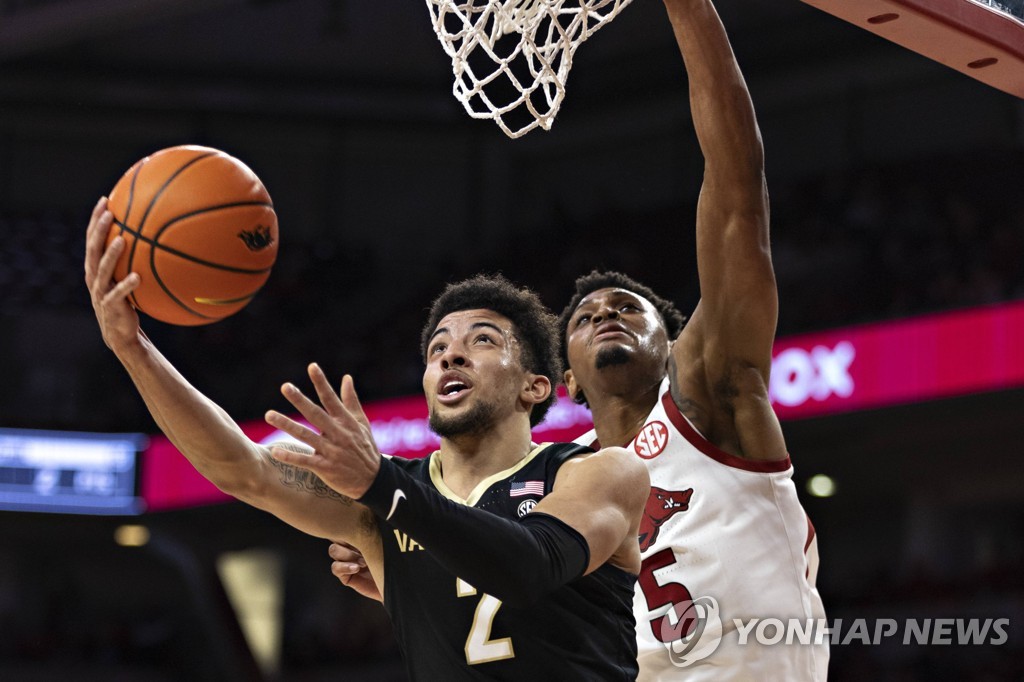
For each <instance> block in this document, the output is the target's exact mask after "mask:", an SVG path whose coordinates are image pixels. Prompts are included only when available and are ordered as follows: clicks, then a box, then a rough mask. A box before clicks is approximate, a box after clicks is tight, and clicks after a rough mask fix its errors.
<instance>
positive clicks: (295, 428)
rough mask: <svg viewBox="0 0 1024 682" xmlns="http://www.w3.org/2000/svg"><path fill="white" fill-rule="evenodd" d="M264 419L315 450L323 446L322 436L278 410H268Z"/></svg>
mask: <svg viewBox="0 0 1024 682" xmlns="http://www.w3.org/2000/svg"><path fill="white" fill-rule="evenodd" d="M264 419H265V420H266V422H267V423H268V424H270V425H271V426H273V427H274V428H277V429H281V430H282V431H284V432H285V433H287V434H288V435H289V436H291V437H292V438H295V439H297V440H300V441H302V442H303V443H305V444H306V445H308V446H310V447H311V448H313V449H314V450H316V449H318V448H319V447H322V446H323V439H322V438H321V437H320V434H318V433H317V432H316V431H314V430H313V429H310V428H308V427H306V426H303V425H302V424H300V423H298V422H297V421H295V420H294V419H291V418H289V417H286V416H284V415H283V414H281V413H280V412H278V411H277V410H268V411H267V413H266V415H264ZM278 449H280V448H278ZM275 457H276V456H275ZM277 459H280V460H281V461H284V460H283V459H281V458H280V457H277Z"/></svg>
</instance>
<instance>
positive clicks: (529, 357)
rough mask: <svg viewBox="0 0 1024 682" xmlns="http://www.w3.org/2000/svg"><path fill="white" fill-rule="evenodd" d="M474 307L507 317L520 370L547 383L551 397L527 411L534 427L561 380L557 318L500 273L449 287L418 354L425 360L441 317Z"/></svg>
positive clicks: (434, 309)
mask: <svg viewBox="0 0 1024 682" xmlns="http://www.w3.org/2000/svg"><path fill="white" fill-rule="evenodd" d="M475 308H482V309H486V310H490V311H493V312H495V313H498V314H499V315H502V316H504V317H507V318H508V319H509V320H510V321H511V322H512V327H513V333H514V334H515V335H516V338H517V339H518V340H519V347H520V349H521V350H520V356H519V361H520V363H521V364H522V366H523V368H524V369H526V370H527V371H529V372H533V373H534V374H539V375H541V376H545V377H547V378H548V379H549V380H550V381H551V395H549V396H548V398H547V399H546V400H545V401H544V402H542V403H537V404H536V405H534V406H533V409H532V410H531V411H530V426H536V425H537V424H539V423H540V422H541V421H543V420H544V416H545V415H546V414H547V412H548V409H549V408H550V407H551V405H552V404H553V403H554V402H555V387H556V386H558V384H559V382H560V381H561V380H562V360H561V355H560V354H559V352H558V319H557V318H556V317H555V316H554V314H553V313H552V312H551V311H550V310H548V309H547V308H546V307H545V306H544V304H543V303H541V300H540V298H539V297H538V296H537V294H535V293H534V292H533V291H531V290H529V289H526V288H522V289H519V288H517V287H516V286H515V285H514V284H512V282H510V281H509V280H507V279H505V277H503V276H502V275H500V274H496V275H477V276H475V277H471V278H470V279H467V280H464V281H462V282H458V283H455V284H449V285H448V286H446V287H445V289H444V291H442V292H441V295H440V296H438V297H437V298H436V299H434V302H433V304H432V305H431V307H430V314H429V315H428V316H427V323H426V325H425V326H424V327H423V332H422V334H421V335H420V353H421V355H422V356H423V357H424V358H425V357H426V354H427V345H428V342H429V341H430V337H431V335H432V334H433V333H434V330H435V329H437V325H438V323H440V321H441V319H442V318H443V317H444V316H445V315H448V314H450V313H454V312H458V311H460V310H473V309H475Z"/></svg>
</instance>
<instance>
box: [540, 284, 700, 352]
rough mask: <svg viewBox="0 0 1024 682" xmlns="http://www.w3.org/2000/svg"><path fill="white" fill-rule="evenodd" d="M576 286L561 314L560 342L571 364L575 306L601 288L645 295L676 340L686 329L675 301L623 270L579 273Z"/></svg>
mask: <svg viewBox="0 0 1024 682" xmlns="http://www.w3.org/2000/svg"><path fill="white" fill-rule="evenodd" d="M575 287H576V292H575V293H574V294H573V296H572V299H570V300H569V304H568V305H567V306H565V310H563V311H562V314H561V315H559V317H558V329H559V345H560V348H561V351H562V360H563V362H564V363H565V365H566V366H568V365H569V348H568V341H569V321H570V320H571V319H572V314H573V313H574V312H576V308H578V307H579V305H580V301H582V300H583V299H584V297H586V296H588V295H590V294H592V293H594V292H595V291H597V290H599V289H625V290H627V291H632V292H633V293H634V294H637V295H639V296H643V297H644V298H646V299H647V300H648V301H650V302H651V305H653V306H654V308H655V310H657V311H658V314H659V315H661V321H662V323H664V325H665V331H666V332H668V338H669V340H670V341H674V340H675V338H676V337H677V336H679V332H681V331H683V326H684V325H685V324H686V316H685V315H683V314H682V313H681V312H679V309H678V308H676V306H675V304H674V303H672V302H671V301H669V300H667V299H664V298H662V297H661V296H658V295H657V294H656V293H654V291H653V290H652V289H651V288H650V287H649V286H647V285H645V284H641V283H640V282H638V281H636V280H635V279H633V278H632V277H630V276H629V275H625V274H623V273H621V272H616V271H614V270H606V271H604V272H601V271H599V270H592V271H591V272H590V274H588V275H583V276H581V277H577V278H576V284H575Z"/></svg>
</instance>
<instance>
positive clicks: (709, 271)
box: [697, 199, 778, 365]
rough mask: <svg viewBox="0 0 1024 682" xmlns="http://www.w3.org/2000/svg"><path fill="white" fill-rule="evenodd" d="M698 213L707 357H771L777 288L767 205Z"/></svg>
mask: <svg viewBox="0 0 1024 682" xmlns="http://www.w3.org/2000/svg"><path fill="white" fill-rule="evenodd" d="M702 200H703V199H702ZM698 215H699V221H698V225H699V227H698V231H697V269H698V274H699V279H700V290H701V300H700V305H701V307H702V308H703V310H702V313H703V319H702V332H703V334H702V335H703V337H704V346H705V353H704V355H705V359H706V360H708V361H709V362H711V363H712V364H714V363H715V361H716V360H717V359H720V360H721V361H722V363H723V364H725V363H728V362H730V361H735V360H739V361H741V362H744V363H747V364H754V365H763V364H765V363H767V362H770V356H771V346H772V342H773V340H774V338H775V328H776V324H777V321H778V291H777V287H776V282H775V272H774V270H773V268H772V261H771V248H770V245H769V241H768V239H769V238H768V214H767V208H764V209H763V210H759V209H758V208H756V207H750V208H747V209H744V210H735V209H732V210H715V209H705V210H703V211H699V212H698ZM709 356H710V357H709Z"/></svg>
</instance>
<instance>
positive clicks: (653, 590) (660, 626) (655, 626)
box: [638, 549, 695, 643]
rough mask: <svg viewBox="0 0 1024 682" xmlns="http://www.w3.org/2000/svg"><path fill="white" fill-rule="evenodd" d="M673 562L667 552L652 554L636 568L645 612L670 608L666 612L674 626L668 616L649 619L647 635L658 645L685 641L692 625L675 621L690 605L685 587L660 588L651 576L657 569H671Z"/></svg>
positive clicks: (666, 584) (667, 586)
mask: <svg viewBox="0 0 1024 682" xmlns="http://www.w3.org/2000/svg"><path fill="white" fill-rule="evenodd" d="M675 562H676V557H675V554H673V553H672V550H671V549H663V550H661V551H660V552H655V553H654V554H652V555H651V556H649V557H647V558H646V559H644V560H643V563H642V564H640V577H639V579H638V582H639V583H640V590H641V591H642V592H643V593H644V599H646V600H647V609H648V610H649V611H654V610H656V609H660V608H663V607H665V606H670V607H671V609H670V611H671V612H673V613H674V615H675V616H676V618H675V619H674V620H675V622H674V623H673V622H672V621H673V619H670V618H669V614H668V613H666V614H665V615H664V616H658V617H657V618H652V619H651V631H652V632H653V633H654V638H655V639H657V640H658V641H659V642H665V643H668V642H673V641H675V640H677V639H680V638H681V637H685V636H686V635H688V634H690V631H691V630H692V629H693V627H694V625H695V622H694V621H693V620H692V619H689V618H687V619H680V618H679V617H678V616H679V611H680V610H685V609H686V608H687V607H689V605H690V603H691V602H692V601H693V597H692V596H691V595H690V591H689V590H688V589H686V586H685V585H683V584H682V583H671V582H670V583H665V584H664V585H662V584H660V583H659V582H658V578H657V577H655V575H654V572H655V571H656V570H658V569H659V568H665V567H666V566H671V565H672V564H674V563H675Z"/></svg>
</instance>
